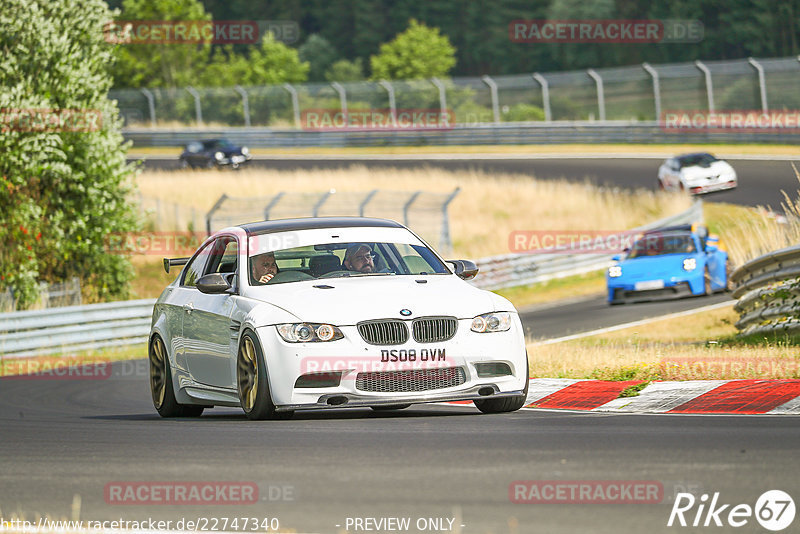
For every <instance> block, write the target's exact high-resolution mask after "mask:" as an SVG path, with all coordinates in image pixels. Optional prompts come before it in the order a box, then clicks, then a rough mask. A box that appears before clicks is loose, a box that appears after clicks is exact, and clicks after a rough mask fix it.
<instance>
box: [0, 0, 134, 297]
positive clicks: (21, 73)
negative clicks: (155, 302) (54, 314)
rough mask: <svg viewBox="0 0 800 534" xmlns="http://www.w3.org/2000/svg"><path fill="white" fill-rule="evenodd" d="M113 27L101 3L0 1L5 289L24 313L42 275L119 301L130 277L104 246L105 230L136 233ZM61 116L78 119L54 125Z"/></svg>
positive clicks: (0, 268) (0, 263)
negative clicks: (113, 92) (74, 281)
mask: <svg viewBox="0 0 800 534" xmlns="http://www.w3.org/2000/svg"><path fill="white" fill-rule="evenodd" d="M110 20H111V13H110V12H109V10H108V8H107V6H106V4H105V3H104V2H103V1H102V0H84V1H83V2H80V3H78V2H75V1H73V0H3V9H2V10H0V50H2V51H3V64H2V67H0V88H2V90H0V109H2V110H3V114H2V116H0V129H1V130H3V134H2V135H0V290H4V289H8V288H11V289H12V290H13V291H14V293H15V296H16V298H17V301H18V305H19V306H20V307H23V308H24V307H27V306H29V305H30V304H31V303H32V302H33V301H34V300H35V298H36V291H37V289H36V287H37V281H39V280H45V281H48V282H56V281H61V280H64V279H68V278H71V277H72V276H78V277H80V278H82V281H83V285H84V287H85V288H88V291H89V296H90V297H93V298H102V297H106V296H113V295H120V296H124V295H125V293H126V289H127V282H128V280H129V278H130V276H131V274H132V270H131V266H130V263H129V262H128V261H127V259H126V258H125V257H123V256H120V255H114V254H111V253H109V251H108V250H106V243H107V239H108V237H109V236H110V235H113V234H117V233H126V232H129V231H131V230H134V229H135V228H136V226H135V216H134V214H133V212H132V209H131V207H130V204H129V203H128V201H127V199H128V194H129V191H130V187H131V186H130V179H131V177H132V175H133V167H131V166H129V165H128V164H126V162H125V152H126V147H125V146H123V142H122V135H121V134H120V131H119V130H120V127H121V121H120V119H119V116H118V110H117V108H116V105H115V103H114V102H112V101H110V100H108V98H107V95H108V90H109V88H110V87H111V77H110V76H109V74H108V72H107V67H108V65H109V64H111V63H112V61H113V57H114V56H113V51H112V46H110V45H109V44H108V43H107V42H106V41H105V40H104V37H103V32H102V28H103V25H104V24H105V23H107V22H108V21H110ZM15 110H16V111H15ZM48 110H49V111H48ZM20 117H28V118H31V117H34V118H35V119H36V120H37V121H39V120H41V119H48V122H47V123H44V122H38V124H37V123H34V122H31V123H26V122H25V121H23V120H22V119H20ZM57 117H60V118H62V119H63V118H67V117H72V119H78V120H80V121H81V122H77V121H72V120H71V121H69V122H64V123H60V124H59V123H53V122H49V121H50V120H53V119H55V118H57Z"/></svg>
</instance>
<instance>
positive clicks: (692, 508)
mask: <svg viewBox="0 0 800 534" xmlns="http://www.w3.org/2000/svg"><path fill="white" fill-rule="evenodd" d="M794 515H795V506H794V500H792V498H791V497H790V496H789V494H788V493H786V492H785V491H781V490H769V491H766V492H764V493H763V494H761V496H760V497H759V498H758V500H756V504H755V506H750V505H749V504H736V505H732V504H724V503H723V502H721V501H720V496H719V492H715V493H714V495H713V496H712V497H711V500H710V501H709V496H708V494H707V493H704V494H702V495H701V496H700V498H699V499H698V498H696V497H695V496H694V495H692V494H691V493H678V495H677V496H676V497H675V503H674V504H673V505H672V511H671V512H670V514H669V521H667V526H668V527H671V526H673V525H675V526H682V527H686V526H692V527H700V526H702V527H711V526H713V527H721V526H726V525H727V526H731V527H734V528H739V527H743V526H744V525H747V524H748V523H749V522H750V521H751V520H752V519H753V517H755V520H756V521H758V524H759V525H761V526H762V527H763V528H765V529H767V530H771V531H773V532H778V531H780V530H784V529H785V528H786V527H788V526H789V525H791V524H792V521H794Z"/></svg>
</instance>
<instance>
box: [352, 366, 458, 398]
mask: <svg viewBox="0 0 800 534" xmlns="http://www.w3.org/2000/svg"><path fill="white" fill-rule="evenodd" d="M466 380H467V379H466V375H465V374H464V369H462V368H461V367H446V368H443V369H412V370H408V371H380V372H371V373H358V375H356V389H359V390H361V391H378V392H384V393H398V392H404V391H429V390H432V389H443V388H450V387H453V386H460V385H461V384H463V383H464V382H466Z"/></svg>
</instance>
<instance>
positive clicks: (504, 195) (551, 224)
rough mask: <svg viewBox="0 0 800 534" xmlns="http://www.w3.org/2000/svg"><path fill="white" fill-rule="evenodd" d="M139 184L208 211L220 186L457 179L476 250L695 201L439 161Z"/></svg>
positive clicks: (455, 211) (190, 176) (272, 189)
mask: <svg viewBox="0 0 800 534" xmlns="http://www.w3.org/2000/svg"><path fill="white" fill-rule="evenodd" d="M137 184H138V187H139V191H140V192H141V193H142V195H144V196H145V197H151V198H161V199H162V200H165V201H169V202H177V203H180V204H182V205H184V206H187V207H195V208H197V209H199V210H201V211H203V212H205V211H206V210H208V209H209V208H210V207H211V206H212V205H213V204H214V202H215V201H216V200H217V198H219V197H220V195H222V194H223V193H227V194H232V195H234V196H270V195H274V194H276V193H277V192H279V191H293V192H323V191H327V190H330V189H336V191H340V192H345V191H358V192H366V191H370V190H372V189H386V190H403V191H417V190H423V191H430V192H439V193H447V192H450V191H452V190H454V189H455V188H456V187H460V188H461V192H460V193H459V195H458V196H457V197H456V199H455V200H454V201H453V202H452V203H451V204H450V208H449V214H450V229H451V235H452V239H453V244H454V253H456V254H457V255H461V256H464V257H471V258H478V257H485V256H490V255H495V254H507V253H509V252H510V250H509V245H508V237H509V235H510V233H511V232H512V231H515V230H625V229H629V228H633V227H635V226H638V225H641V224H644V223H647V222H651V221H653V220H655V219H658V218H661V217H664V216H667V215H671V214H674V213H678V212H680V211H683V210H685V209H687V208H688V207H689V204H690V200H689V199H688V198H687V197H685V196H682V195H678V194H670V193H661V192H654V191H647V190H639V191H633V192H630V191H621V190H616V189H615V190H609V189H599V188H597V187H594V186H592V185H590V184H588V183H571V182H567V181H565V180H562V181H554V180H547V181H544V180H543V181H537V180H534V179H532V178H531V177H530V176H526V175H497V174H488V173H485V172H480V171H476V170H466V171H458V172H450V171H446V170H442V169H436V168H422V169H415V170H402V169H394V168H388V169H383V170H380V171H375V170H374V169H368V168H366V167H364V166H353V167H350V168H347V169H335V170H331V169H314V170H296V171H272V170H266V169H246V170H242V171H240V172H236V173H233V172H225V171H208V172H192V171H179V172H167V171H149V172H143V173H142V174H141V175H140V176H139V177H138V179H137ZM412 228H413V223H412ZM160 229H167V228H160ZM182 229H184V228H182Z"/></svg>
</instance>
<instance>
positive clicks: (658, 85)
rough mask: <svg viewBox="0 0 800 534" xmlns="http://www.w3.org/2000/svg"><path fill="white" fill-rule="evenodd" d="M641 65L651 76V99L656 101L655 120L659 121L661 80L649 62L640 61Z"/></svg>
mask: <svg viewBox="0 0 800 534" xmlns="http://www.w3.org/2000/svg"><path fill="white" fill-rule="evenodd" d="M642 67H643V68H644V70H646V71H647V74H649V75H650V76H651V77H652V78H653V100H655V103H656V121H659V122H660V121H661V82H660V81H659V79H658V71H657V70H656V69H654V68H653V67H651V66H650V64H649V63H647V62H645V63H642Z"/></svg>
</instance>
